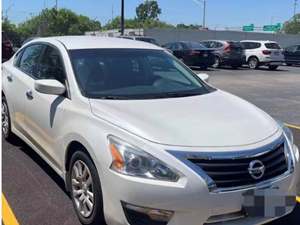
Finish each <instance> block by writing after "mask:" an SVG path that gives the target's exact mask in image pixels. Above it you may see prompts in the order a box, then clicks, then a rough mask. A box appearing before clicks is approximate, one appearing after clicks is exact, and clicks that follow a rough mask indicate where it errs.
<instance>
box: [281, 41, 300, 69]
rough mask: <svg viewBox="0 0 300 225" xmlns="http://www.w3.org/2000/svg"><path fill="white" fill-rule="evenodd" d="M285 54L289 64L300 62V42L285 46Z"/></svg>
mask: <svg viewBox="0 0 300 225" xmlns="http://www.w3.org/2000/svg"><path fill="white" fill-rule="evenodd" d="M283 54H284V57H285V61H286V64H287V65H288V66H292V65H296V64H300V44H299V45H293V46H289V47H287V48H285V49H284V51H283Z"/></svg>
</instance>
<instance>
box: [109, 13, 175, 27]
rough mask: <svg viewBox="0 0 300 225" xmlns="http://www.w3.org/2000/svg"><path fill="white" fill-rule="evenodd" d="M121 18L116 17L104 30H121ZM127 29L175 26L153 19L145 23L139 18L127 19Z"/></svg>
mask: <svg viewBox="0 0 300 225" xmlns="http://www.w3.org/2000/svg"><path fill="white" fill-rule="evenodd" d="M120 21H121V18H120V17H119V16H117V17H115V18H114V19H113V20H111V21H110V22H108V23H107V24H106V25H105V26H104V27H103V29H104V30H112V29H120ZM124 23H125V28H126V29H135V28H174V26H173V25H171V24H168V23H165V22H162V21H159V20H153V19H147V20H145V21H143V22H142V21H139V20H138V19H137V18H134V19H125V21H124Z"/></svg>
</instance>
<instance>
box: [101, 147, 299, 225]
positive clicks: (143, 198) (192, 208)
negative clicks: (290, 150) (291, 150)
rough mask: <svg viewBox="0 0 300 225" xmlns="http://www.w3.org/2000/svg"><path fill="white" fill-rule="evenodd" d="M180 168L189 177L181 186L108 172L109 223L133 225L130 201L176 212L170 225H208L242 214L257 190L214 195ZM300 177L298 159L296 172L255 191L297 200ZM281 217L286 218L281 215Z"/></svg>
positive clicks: (106, 204) (257, 219) (252, 220)
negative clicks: (126, 207)
mask: <svg viewBox="0 0 300 225" xmlns="http://www.w3.org/2000/svg"><path fill="white" fill-rule="evenodd" d="M295 148H296V147H295ZM174 163H175V161H174ZM177 163H178V162H177ZM178 166H179V165H178ZM179 167H182V168H180V171H182V172H183V173H184V175H185V177H182V178H181V179H180V180H179V181H178V182H177V183H172V182H164V181H156V180H147V179H141V178H136V177H129V176H124V175H121V174H118V173H115V172H113V171H110V170H109V171H107V173H106V175H105V179H104V182H103V183H105V184H106V185H105V186H104V187H103V198H104V211H105V216H106V220H107V223H108V224H109V225H129V223H128V221H127V219H126V216H125V213H124V209H123V207H122V203H121V202H126V203H130V204H133V205H137V206H142V207H148V208H153V209H162V210H168V211H173V212H174V215H173V216H172V218H171V220H170V221H169V222H168V223H167V224H168V225H183V224H184V225H201V224H208V222H211V221H212V220H211V219H212V218H215V217H216V216H218V215H224V216H226V215H230V214H232V213H236V212H241V210H243V202H244V201H245V198H244V195H245V193H247V192H248V191H249V190H253V189H254V188H250V189H243V190H235V191H230V192H220V193H214V192H210V191H209V190H208V188H207V185H206V182H205V181H204V179H203V178H202V177H199V175H198V174H197V173H195V172H194V171H192V170H190V169H188V168H186V167H183V166H182V165H181V166H179ZM176 168H178V167H176ZM299 177H300V165H299V159H297V161H296V163H295V170H294V172H293V173H291V174H289V175H287V176H283V177H281V178H280V179H275V180H274V181H273V182H269V183H268V184H267V185H266V184H265V185H264V186H256V187H255V190H258V189H262V190H267V192H268V191H269V190H276V192H277V193H278V194H279V195H281V196H284V197H288V196H290V197H293V198H294V199H295V196H296V192H297V190H296V184H297V182H298V179H299ZM292 209H293V207H292V208H290V209H289V210H287V211H286V213H285V214H288V213H290V212H291V211H292ZM281 216H283V215H282V214H281ZM277 218H278V217H277V216H276V215H274V216H273V217H263V216H261V217H259V216H258V217H251V216H246V217H242V218H240V219H236V220H233V221H228V222H225V221H224V222H222V224H223V225H224V224H225V225H227V224H228V225H229V224H230V225H232V224H236V225H238V224H241V225H242V224H243V225H247V224H249V225H250V224H251V225H253V224H263V223H266V222H269V221H272V220H274V219H277ZM215 224H219V223H215ZM130 225H132V224H130Z"/></svg>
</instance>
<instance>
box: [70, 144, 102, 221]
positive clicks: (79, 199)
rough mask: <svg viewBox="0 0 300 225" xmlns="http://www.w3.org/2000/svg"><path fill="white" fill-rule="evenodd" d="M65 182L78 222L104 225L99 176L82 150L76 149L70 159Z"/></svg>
mask: <svg viewBox="0 0 300 225" xmlns="http://www.w3.org/2000/svg"><path fill="white" fill-rule="evenodd" d="M67 182H68V187H69V189H70V190H69V191H70V196H71V199H72V202H73V206H74V209H75V212H76V214H77V217H78V218H79V220H80V222H81V223H82V224H84V225H105V224H106V222H105V218H104V212H103V198H102V189H101V183H100V179H99V175H98V172H97V169H96V167H95V165H94V163H93V162H92V160H91V159H90V157H89V156H88V155H87V154H86V153H84V151H83V149H78V151H77V152H75V153H74V154H73V155H72V157H71V161H70V164H69V171H68V176H67Z"/></svg>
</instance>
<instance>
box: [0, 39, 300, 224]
mask: <svg viewBox="0 0 300 225" xmlns="http://www.w3.org/2000/svg"><path fill="white" fill-rule="evenodd" d="M202 76H203V75H201V77H202ZM203 77H204V76H203ZM206 78H207V77H206ZM2 84H3V87H2V95H3V97H2V131H3V135H4V137H5V138H6V139H8V140H10V141H13V140H14V135H17V136H19V137H20V138H21V139H23V140H24V141H25V142H26V143H27V144H28V145H30V146H31V147H32V148H33V149H34V150H35V151H36V152H37V153H38V154H40V155H41V157H43V158H44V160H45V161H46V162H47V163H48V164H49V165H50V166H51V167H52V168H53V169H54V170H55V171H56V172H57V173H58V174H59V175H60V176H61V177H62V179H63V180H64V181H65V183H66V189H67V191H68V192H69V193H70V196H71V199H72V201H73V204H74V208H75V210H76V213H77V215H78V218H79V220H80V221H81V223H82V224H85V225H92V224H93V225H95V224H105V222H106V223H107V224H109V225H129V224H130V225H146V224H151V225H200V224H211V223H215V224H224V225H226V224H227V225H228V224H240V225H245V224H263V223H265V222H269V221H272V220H274V219H277V218H280V217H282V216H284V215H286V214H288V213H290V212H292V210H293V209H294V207H295V204H296V198H295V196H296V184H297V182H298V181H297V179H298V178H299V152H298V148H297V147H296V145H294V143H293V136H292V133H291V131H290V130H288V128H286V127H284V126H282V125H281V124H279V123H277V122H276V121H275V120H273V119H272V118H271V117H270V116H268V115H267V114H266V113H264V112H263V111H261V110H260V109H258V108H257V107H255V106H254V105H251V104H250V103H248V102H246V101H244V100H242V99H240V98H238V97H236V96H233V95H231V94H229V93H226V92H224V91H221V90H218V89H216V88H214V87H211V86H210V85H208V84H207V83H206V82H204V81H202V80H201V79H200V78H199V77H198V76H197V75H196V74H195V73H193V72H192V71H191V70H190V69H189V68H188V67H186V66H185V65H184V64H183V63H181V62H180V61H179V60H177V59H176V58H175V57H173V56H172V55H171V54H170V53H168V52H167V51H165V50H164V49H162V48H160V47H158V46H155V45H152V44H148V43H145V42H140V41H130V40H126V39H118V38H100V37H86V36H81V37H51V38H39V39H35V40H33V41H30V42H29V43H26V44H25V45H24V46H23V47H22V48H21V49H20V50H19V51H18V52H17V53H16V54H15V55H14V56H13V58H12V59H11V60H9V61H8V62H6V63H4V64H3V76H2ZM15 166H18V165H15Z"/></svg>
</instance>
